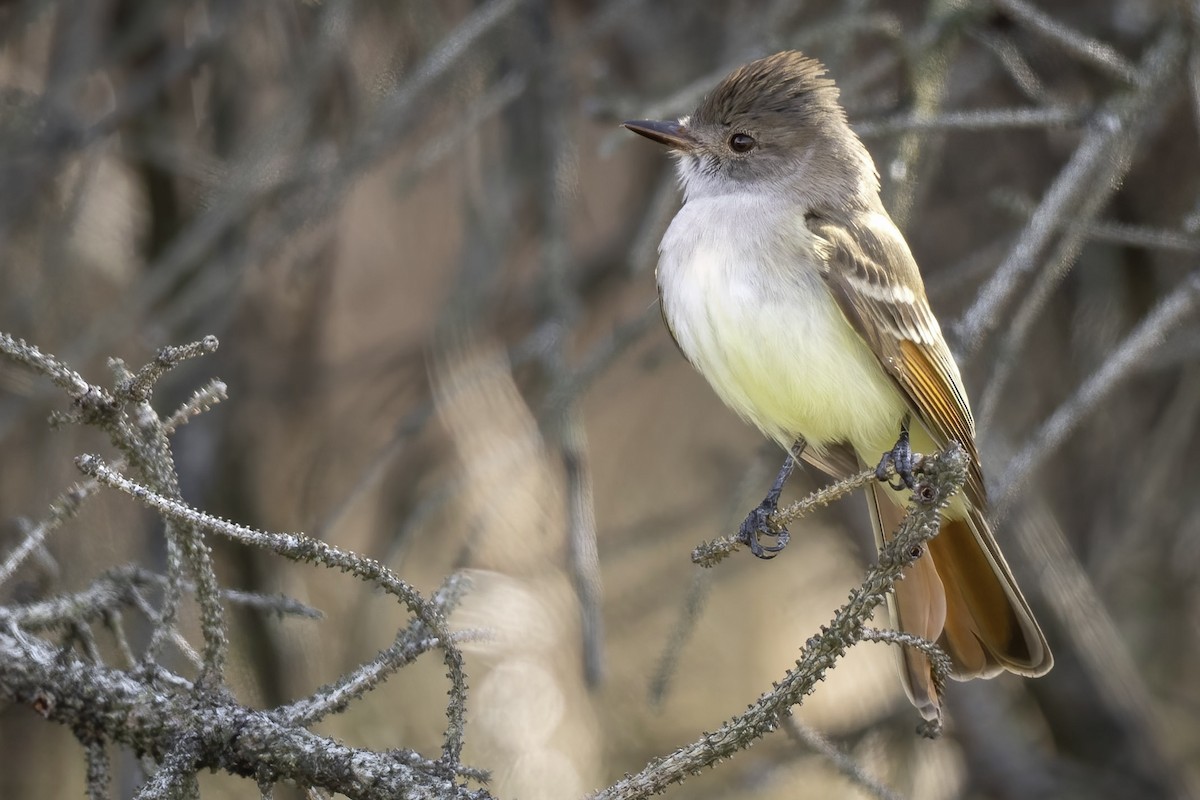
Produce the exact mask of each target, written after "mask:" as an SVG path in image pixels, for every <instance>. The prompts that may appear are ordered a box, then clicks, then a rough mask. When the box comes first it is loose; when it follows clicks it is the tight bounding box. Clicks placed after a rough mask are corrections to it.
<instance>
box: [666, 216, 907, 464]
mask: <svg viewBox="0 0 1200 800" xmlns="http://www.w3.org/2000/svg"><path fill="white" fill-rule="evenodd" d="M688 205H689V206H690V205H692V204H691V203H689V204H688ZM688 211H689V209H688V207H687V206H685V207H684V210H682V211H681V212H680V214H681V215H683V214H685V213H687V212H688ZM679 222H680V220H679V218H677V219H676V224H678V223H679ZM675 227H676V226H675V225H672V229H673V230H674V229H675ZM697 227H698V226H696V225H693V226H691V227H690V229H689V230H696V229H697ZM715 227H716V228H717V230H713V228H714V226H713V225H708V226H706V227H705V228H704V229H705V230H706V231H707V232H708V235H706V236H702V237H691V238H689V239H688V240H687V241H682V242H673V241H672V232H671V231H668V235H667V238H666V239H664V243H663V248H664V249H663V258H662V260H661V261H660V264H659V275H658V279H659V288H660V292H661V295H662V303H663V312H664V316H665V317H666V319H667V323H668V325H669V326H670V328H671V331H672V333H673V334H674V335H675V338H676V340H677V341H678V343H679V346H680V348H681V349H682V350H683V352H684V354H685V355H687V357H688V359H689V360H690V361H691V362H692V363H693V364H694V365H695V366H696V368H697V369H698V370H699V371H700V372H701V373H702V374H703V375H704V377H705V378H707V379H708V381H709V383H710V384H711V385H712V387H713V389H714V390H715V391H716V392H717V394H718V395H719V396H720V397H721V399H722V400H724V401H725V403H726V404H727V405H729V407H730V408H732V409H733V410H734V411H736V412H737V413H738V414H740V415H741V416H742V417H744V418H745V419H747V420H748V421H750V422H752V423H753V424H754V425H756V426H758V428H760V429H761V430H762V431H763V432H764V433H765V434H766V435H767V436H769V437H771V438H774V439H776V440H778V441H779V442H780V443H781V444H782V445H783V446H785V447H787V446H790V445H791V443H792V442H793V441H794V440H795V439H796V438H797V437H803V438H804V439H805V441H806V442H807V443H808V445H809V446H810V447H813V448H815V449H816V450H818V451H820V450H823V449H824V448H826V447H828V446H829V445H832V444H838V443H842V442H845V443H848V444H850V445H851V446H852V447H854V449H855V450H856V451H857V452H858V453H859V455H860V457H862V459H863V460H864V461H865V462H868V463H874V461H875V460H878V458H879V454H880V453H882V452H883V451H884V450H886V449H890V448H891V446H892V445H893V444H894V443H895V441H896V437H897V435H898V434H899V430H900V424H901V421H902V420H903V417H904V414H905V410H906V406H905V403H904V400H903V399H902V397H901V395H900V392H899V390H898V389H897V388H896V387H895V385H894V384H893V382H892V380H891V379H890V378H889V377H888V375H887V373H886V372H885V371H884V369H883V367H882V366H881V365H880V363H879V362H878V360H877V359H876V358H875V356H874V354H873V353H872V352H871V351H870V349H869V348H868V347H867V345H866V343H865V342H864V341H863V340H862V339H861V338H860V337H859V336H858V334H857V333H856V332H855V331H854V329H853V328H852V327H851V326H850V323H849V322H848V321H847V320H846V318H845V316H844V315H843V314H842V313H841V310H840V309H839V308H838V306H837V304H836V302H835V301H834V299H833V297H832V295H830V294H829V291H828V289H827V288H826V286H825V283H824V280H823V279H822V278H821V276H820V274H819V273H818V272H817V270H816V268H815V266H812V265H808V266H805V265H804V264H801V263H799V256H797V257H796V258H793V259H791V261H790V263H791V266H790V268H788V269H786V270H773V269H772V268H770V267H769V266H767V267H764V266H763V265H762V264H756V263H755V259H756V258H757V259H760V260H761V257H762V253H763V251H762V248H760V247H748V248H746V249H743V250H739V249H738V248H737V243H738V242H739V241H741V242H753V241H754V240H753V239H751V238H749V237H747V236H746V234H747V231H746V230H744V229H743V230H740V231H736V232H734V231H724V232H723V231H721V230H719V224H718V225H716V226H715ZM774 231H775V228H768V229H767V230H765V231H764V232H763V234H762V235H763V236H765V237H770V236H772V235H774ZM805 234H806V232H804V233H801V234H793V235H792V239H791V241H784V242H782V243H778V244H777V246H776V247H775V248H774V250H773V252H778V251H779V250H782V249H791V250H793V251H797V250H798V251H800V252H804V247H805V245H806V244H807V243H806V242H805V241H804V239H803V236H804V235H805ZM722 237H724V238H722ZM767 252H772V251H771V250H768V251H767ZM785 263H787V262H786V261H785Z"/></svg>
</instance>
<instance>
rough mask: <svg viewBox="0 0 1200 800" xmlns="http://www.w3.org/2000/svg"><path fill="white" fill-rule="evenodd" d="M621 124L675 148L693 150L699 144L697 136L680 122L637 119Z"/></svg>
mask: <svg viewBox="0 0 1200 800" xmlns="http://www.w3.org/2000/svg"><path fill="white" fill-rule="evenodd" d="M621 124H622V125H624V126H625V127H626V128H628V129H629V130H631V131H633V132H634V133H637V134H641V135H642V136H645V137H646V138H647V139H653V140H654V141H656V142H658V143H659V144H665V145H666V146H667V147H670V148H671V149H673V150H691V149H693V148H695V147H696V146H697V145H698V144H699V142H697V141H696V138H695V137H694V136H692V134H691V133H689V132H688V129H687V128H685V127H683V126H682V125H680V124H679V123H678V122H658V121H656V120H652V119H635V120H631V121H629V122H622V123H621Z"/></svg>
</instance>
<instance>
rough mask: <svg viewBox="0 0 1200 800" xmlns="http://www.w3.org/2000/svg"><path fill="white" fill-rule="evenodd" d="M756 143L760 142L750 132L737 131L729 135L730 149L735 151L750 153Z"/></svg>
mask: <svg viewBox="0 0 1200 800" xmlns="http://www.w3.org/2000/svg"><path fill="white" fill-rule="evenodd" d="M756 144H758V142H756V141H754V137H753V136H751V135H750V134H748V133H735V134H734V135H733V136H730V137H729V149H730V150H732V151H733V152H735V153H749V152H750V151H751V150H753V149H754V145H756Z"/></svg>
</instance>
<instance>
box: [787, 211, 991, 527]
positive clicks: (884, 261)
mask: <svg viewBox="0 0 1200 800" xmlns="http://www.w3.org/2000/svg"><path fill="white" fill-rule="evenodd" d="M805 223H806V224H807V225H808V228H809V230H810V231H812V233H813V234H815V235H816V236H817V237H818V239H819V244H818V247H819V250H820V253H819V255H820V256H821V258H819V259H818V263H820V265H821V274H822V276H823V277H824V278H825V282H826V284H827V285H828V286H829V290H830V292H831V294H832V295H833V297H834V298H835V299H836V300H837V303H838V305H839V306H840V307H841V310H842V313H843V314H844V315H845V316H846V319H847V320H849V322H850V324H851V325H852V326H853V327H854V329H855V330H856V331H857V332H858V334H859V335H860V336H862V338H863V340H864V341H865V342H866V343H867V345H868V346H869V347H870V348H871V351H872V352H873V353H875V357H876V358H878V359H879V363H880V364H881V365H883V368H884V369H885V370H886V371H887V373H888V375H890V376H891V378H892V380H893V381H895V383H896V385H897V386H898V387H899V388H900V390H901V392H903V394H904V395H905V397H907V399H908V401H909V406H910V407H911V409H912V411H913V413H914V415H915V417H916V418H917V420H918V421H919V422H920V423H921V424H922V425H923V426H924V427H925V429H926V430H927V431H928V432H929V434H930V435H931V436H932V437H933V438H934V440H935V441H937V442H940V443H945V442H948V441H950V440H954V441H957V442H958V443H959V444H961V445H962V446H963V447H964V448H965V449H966V451H967V453H968V454H969V455H970V456H971V467H970V472H969V474H968V477H967V485H966V487H965V488H966V492H967V495H968V497H969V498H970V499H972V500H974V501H976V502H975V504H976V506H977V507H980V508H982V507H983V504H984V491H983V474H982V472H981V471H980V467H979V454H978V452H977V450H976V448H975V422H974V420H973V419H972V418H971V409H970V406H969V405H968V404H967V394H966V391H965V390H964V389H963V385H962V378H961V376H960V375H959V373H958V367H957V365H955V363H954V357H953V356H951V354H950V348H949V347H947V346H946V341H945V339H944V338H943V337H942V330H941V327H940V326H939V325H938V322H937V319H936V318H935V317H934V316H933V312H932V311H931V310H930V308H929V301H928V300H926V298H925V287H924V284H923V283H922V281H921V274H920V272H919V271H918V270H917V264H916V262H915V261H914V260H913V257H912V253H911V252H910V251H909V249H908V245H907V244H906V243H905V241H904V237H903V236H902V235H901V234H900V231H899V230H897V229H896V226H895V224H894V223H892V221H891V220H890V219H889V218H888V217H887V216H886V215H885V214H883V213H879V212H872V213H859V214H853V215H848V214H842V213H838V212H832V211H824V210H818V211H814V212H811V213H809V214H808V215H807V216H806V217H805Z"/></svg>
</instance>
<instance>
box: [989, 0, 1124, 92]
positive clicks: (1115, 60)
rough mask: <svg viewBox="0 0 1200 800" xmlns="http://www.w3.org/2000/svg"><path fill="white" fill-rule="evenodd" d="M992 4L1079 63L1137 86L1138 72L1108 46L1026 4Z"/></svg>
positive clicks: (1011, 0)
mask: <svg viewBox="0 0 1200 800" xmlns="http://www.w3.org/2000/svg"><path fill="white" fill-rule="evenodd" d="M991 2H992V3H993V4H994V5H995V6H997V7H998V8H1000V9H1002V10H1004V11H1007V12H1008V13H1009V14H1011V15H1012V17H1013V19H1015V20H1017V22H1019V23H1021V24H1022V25H1024V26H1026V27H1027V28H1029V29H1030V30H1032V31H1034V32H1036V33H1040V34H1041V35H1043V36H1045V37H1046V38H1048V39H1050V40H1051V41H1053V42H1054V43H1055V44H1057V45H1059V46H1060V47H1061V48H1062V49H1063V50H1065V51H1066V52H1068V53H1070V54H1071V55H1073V56H1075V57H1076V58H1078V59H1079V60H1080V61H1083V62H1084V63H1087V64H1091V65H1092V66H1094V67H1097V68H1098V69H1100V70H1102V71H1103V72H1105V73H1107V74H1108V75H1110V76H1111V77H1114V78H1117V79H1119V80H1122V81H1125V82H1126V83H1136V82H1137V80H1138V74H1137V69H1136V68H1135V67H1134V66H1133V65H1132V64H1130V63H1129V62H1128V61H1126V60H1125V57H1124V56H1122V55H1121V54H1120V53H1118V52H1117V51H1116V50H1114V49H1113V48H1112V47H1109V45H1108V44H1107V43H1105V42H1102V41H1100V40H1098V39H1093V38H1092V37H1090V36H1087V35H1085V34H1083V33H1080V32H1079V31H1077V30H1075V29H1074V28H1071V27H1069V26H1067V25H1065V24H1063V23H1062V22H1060V21H1058V20H1056V19H1054V18H1053V17H1051V16H1050V15H1049V14H1046V13H1045V12H1044V11H1042V10H1041V9H1039V8H1038V7H1037V6H1035V5H1033V4H1032V3H1030V2H1027V0H991Z"/></svg>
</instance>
